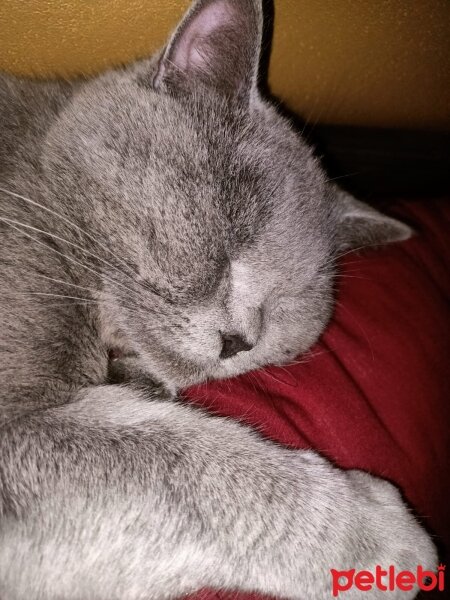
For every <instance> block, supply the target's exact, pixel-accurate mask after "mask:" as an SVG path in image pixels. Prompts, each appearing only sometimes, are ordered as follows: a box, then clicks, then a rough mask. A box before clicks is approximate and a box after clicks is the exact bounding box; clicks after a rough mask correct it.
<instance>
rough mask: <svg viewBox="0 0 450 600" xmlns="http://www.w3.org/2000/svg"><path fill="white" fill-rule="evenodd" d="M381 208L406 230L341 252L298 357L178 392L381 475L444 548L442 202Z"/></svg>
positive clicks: (446, 340)
mask: <svg viewBox="0 0 450 600" xmlns="http://www.w3.org/2000/svg"><path fill="white" fill-rule="evenodd" d="M389 212H390V213H391V214H392V216H395V217H397V218H399V219H402V220H404V221H405V222H408V223H409V224H410V225H412V226H413V227H414V228H415V230H416V231H417V235H416V236H414V237H413V238H412V239H410V240H408V241H406V242H402V243H400V244H393V245H391V246H387V247H384V248H379V249H377V250H366V251H365V252H364V253H363V254H357V253H351V254H348V255H346V256H344V257H343V259H342V261H341V272H340V275H339V277H338V280H337V298H336V310H335V314H334V317H333V319H332V321H331V323H330V325H329V327H328V328H327V330H326V331H325V333H324V335H323V336H322V338H321V339H320V341H319V342H318V343H317V344H316V346H315V347H314V348H312V350H311V351H310V352H309V353H308V354H307V355H306V356H303V357H299V359H298V360H297V361H296V362H295V363H293V364H291V365H289V366H286V367H282V368H281V367H268V368H266V369H264V370H261V371H258V372H254V373H248V374H246V375H243V376H241V377H238V378H235V379H233V380H228V381H218V382H210V383H208V384H207V385H201V386H196V387H194V388H192V389H190V390H187V391H186V393H185V397H186V400H187V401H190V402H193V403H195V404H196V405H198V406H201V407H203V408H205V409H207V410H209V411H211V412H212V413H215V414H220V415H227V416H230V417H233V418H236V419H239V420H240V421H242V422H245V423H248V425H250V426H252V427H254V428H256V429H258V430H259V431H260V432H261V433H262V435H264V436H266V437H267V438H270V439H272V440H276V441H278V442H281V443H283V444H285V445H287V446H290V447H294V448H314V449H316V450H318V451H319V452H321V453H322V454H323V455H324V456H326V457H328V458H329V459H331V460H332V461H334V462H335V463H337V464H338V465H340V466H341V467H343V468H346V469H347V468H359V469H364V470H365V471H369V472H371V473H373V474H375V475H379V476H381V477H384V478H387V479H389V480H391V481H392V482H394V483H396V484H397V485H398V486H399V487H400V489H401V490H402V491H403V493H404V495H405V497H406V499H407V500H408V502H409V503H410V504H411V506H412V507H413V508H414V510H415V511H416V514H417V515H419V516H420V517H421V518H422V519H423V522H424V523H425V525H427V526H428V527H429V528H430V530H431V531H432V532H434V533H435V534H436V536H437V537H436V541H437V542H438V544H439V543H441V544H442V543H443V544H444V545H447V546H448V545H450V510H449V506H450V485H449V482H450V468H449V465H450V393H449V387H450V378H449V372H450V369H449V366H450V365H449V357H450V319H449V299H450V277H449V273H450V244H449V235H450V202H448V201H446V200H444V199H442V200H426V201H408V202H407V201H398V202H396V203H395V204H393V205H391V206H390V209H389ZM444 561H445V557H444ZM331 567H332V565H330V568H331ZM330 593H331V592H330ZM430 597H431V596H430ZM192 598H195V600H217V599H219V598H220V599H222V600H225V599H226V598H227V599H231V598H233V600H243V599H244V598H247V599H248V598H253V599H256V598H257V596H255V595H253V596H248V595H245V594H237V593H236V592H228V593H226V592H219V593H217V592H209V591H203V592H199V593H198V594H196V595H195V596H192Z"/></svg>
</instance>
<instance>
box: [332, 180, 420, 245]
mask: <svg viewBox="0 0 450 600" xmlns="http://www.w3.org/2000/svg"><path fill="white" fill-rule="evenodd" d="M333 193H334V195H335V201H336V202H337V206H336V208H337V210H338V215H339V217H338V218H339V222H338V228H337V232H336V235H337V243H338V247H339V249H341V250H345V249H356V248H364V247H366V246H378V245H382V244H389V243H391V242H400V241H402V240H407V239H408V238H410V237H411V236H412V235H413V233H414V232H413V230H412V229H411V228H410V227H408V225H405V224H404V223H402V222H401V221H397V220H396V219H393V218H391V217H388V216H386V215H383V214H382V213H380V212H378V211H377V210H375V209H374V208H372V207H371V206H368V205H367V204H364V202H360V201H359V200H356V198H354V197H353V196H351V195H350V194H348V193H347V192H344V191H343V190H341V189H340V188H338V187H336V186H334V189H333Z"/></svg>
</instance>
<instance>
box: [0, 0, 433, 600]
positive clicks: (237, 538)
mask: <svg viewBox="0 0 450 600" xmlns="http://www.w3.org/2000/svg"><path fill="white" fill-rule="evenodd" d="M261 37H262V8H261V2H260V1H258V0H209V1H207V0H206V1H205V0H200V2H197V3H196V4H195V5H194V6H193V8H192V9H191V10H190V12H189V13H188V14H187V16H186V17H185V19H184V20H183V21H182V23H181V24H180V26H179V27H178V29H177V31H176V32H175V34H174V35H173V36H172V38H171V40H170V41H169V43H168V45H167V47H166V48H165V50H164V51H163V52H162V53H160V54H159V55H158V56H155V57H153V58H151V59H149V60H144V61H141V62H139V63H137V64H135V65H133V66H132V67H129V68H124V69H118V70H114V71H110V72H108V73H106V74H105V75H102V76H101V77H98V78H94V79H92V80H87V81H85V80H79V81H76V82H73V83H63V82H47V83H40V84H38V83H33V82H31V81H24V80H15V79H12V78H7V77H4V78H2V79H1V80H0V81H1V84H0V86H1V87H0V111H1V130H0V172H1V184H0V185H1V188H2V190H1V192H0V228H1V240H2V254H1V265H0V266H1V292H0V302H1V343H0V351H1V373H2V388H1V397H0V406H1V413H0V415H1V417H0V418H1V435H0V452H1V464H0V515H1V517H0V598H1V599H2V600H116V599H117V600H138V599H139V600H141V599H142V600H144V599H146V600H153V599H155V600H156V599H158V600H162V599H168V598H175V597H178V596H180V595H182V594H185V593H188V592H191V591H193V590H196V589H198V588H200V587H202V586H212V587H217V588H226V589H239V590H257V591H259V592H263V593H269V594H272V595H278V596H281V597H286V598H291V599H303V600H304V599H306V598H307V599H308V600H315V599H317V600H322V599H324V598H328V597H329V596H330V594H331V579H330V568H335V569H346V568H348V569H350V568H355V569H363V568H367V569H373V568H374V567H375V565H377V564H378V565H381V566H383V567H384V566H389V565H395V566H396V567H398V568H401V569H413V568H415V567H416V565H418V564H421V565H423V566H424V567H427V568H431V569H432V568H433V567H434V566H435V561H436V554H435V549H434V546H433V544H432V543H431V541H430V539H429V537H428V535H427V534H426V533H425V532H424V531H423V530H422V528H421V527H420V526H419V525H418V523H417V522H416V521H415V519H414V518H413V516H412V515H411V514H410V512H409V511H408V509H407V507H406V506H405V504H404V503H403V501H402V500H401V497H400V494H399V493H398V492H397V491H396V489H394V487H393V486H391V485H390V484H389V483H386V482H384V481H381V480H379V479H376V478H374V477H371V476H369V475H367V474H365V473H361V472H356V471H350V472H344V471H341V470H339V469H336V468H335V467H333V466H332V465H331V464H329V463H328V462H327V461H326V460H324V459H323V458H321V457H320V456H318V455H317V454H315V453H314V452H312V451H293V450H288V449H285V448H282V447H280V446H278V445H276V444H273V443H270V442H268V441H266V440H263V439H262V438H260V437H259V436H258V435H257V434H256V433H255V432H252V431H250V430H249V429H247V428H246V427H244V426H242V425H240V424H238V423H235V422H232V421H230V420H227V419H222V418H217V417H213V416H208V415H207V414H205V413H204V412H202V411H199V410H196V409H194V408H192V407H189V406H185V405H183V404H182V403H181V402H179V401H178V400H177V399H176V392H177V390H178V389H180V388H181V387H183V386H187V385H190V384H193V383H196V382H199V381H204V380H208V379H213V378H223V377H230V376H233V375H236V374H238V373H243V372H245V371H248V370H250V369H256V368H258V367H259V366H261V365H266V364H267V363H279V364H282V363H284V362H286V361H291V360H292V358H293V357H295V356H296V355H298V354H299V353H300V352H304V351H305V350H307V349H308V348H310V346H311V345H312V344H313V343H314V342H315V340H317V338H318V336H319V335H320V333H321V332H322V331H323V329H324V327H325V325H326V323H327V321H328V319H329V317H330V313H331V311H332V304H333V301H332V287H333V276H334V270H335V260H336V257H337V255H338V254H339V253H341V252H342V250H343V249H351V248H355V247H360V246H365V245H368V244H370V245H372V244H380V243H385V242H391V241H396V240H402V239H405V238H407V237H408V236H409V235H410V230H409V229H408V227H407V226H405V225H403V224H401V223H399V222H397V221H395V220H393V219H390V218H388V217H385V216H382V215H381V214H379V213H378V212H376V211H374V210H372V209H370V208H369V207H367V206H365V205H364V204H362V203H360V202H358V201H356V200H354V199H353V198H351V197H349V196H348V195H346V194H344V193H343V192H341V191H338V190H337V189H336V188H333V187H331V186H330V184H329V183H327V180H326V176H325V174H324V172H323V171H322V170H321V168H320V166H319V164H318V161H317V160H316V158H314V156H313V154H312V152H311V150H310V148H309V147H308V145H307V144H306V143H305V142H304V141H303V140H302V139H301V138H300V137H299V135H298V134H297V133H296V132H295V131H294V129H293V128H292V127H291V125H290V123H289V122H288V121H287V120H286V119H285V118H284V117H282V116H280V115H279V114H278V112H277V111H276V110H275V108H274V107H273V106H272V105H271V104H270V103H269V102H268V101H266V100H265V99H263V98H262V97H261V95H260V93H259V92H258V86H257V79H258V63H259V59H260V52H261ZM415 593H416V590H413V591H411V592H402V593H400V592H392V593H391V594H390V595H389V593H388V594H387V595H388V596H389V597H395V598H397V597H401V598H412V597H413V596H414V595H415ZM362 596H365V594H364V593H363V592H358V590H356V589H355V588H354V589H353V590H350V591H348V592H347V593H346V597H347V598H349V599H355V598H360V597H362ZM368 597H370V598H385V597H386V592H377V591H373V592H372V593H371V595H370V596H368Z"/></svg>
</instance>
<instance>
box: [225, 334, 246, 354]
mask: <svg viewBox="0 0 450 600" xmlns="http://www.w3.org/2000/svg"><path fill="white" fill-rule="evenodd" d="M252 348H253V346H252V344H249V343H248V342H247V341H246V340H244V338H243V337H241V336H240V335H237V334H235V333H227V334H226V333H222V352H221V353H220V358H231V357H232V356H236V354H238V353H239V352H248V350H251V349H252Z"/></svg>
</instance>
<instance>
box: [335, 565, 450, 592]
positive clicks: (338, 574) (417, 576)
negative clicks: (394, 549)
mask: <svg viewBox="0 0 450 600" xmlns="http://www.w3.org/2000/svg"><path fill="white" fill-rule="evenodd" d="M330 572H331V578H332V593H333V596H334V597H336V596H339V595H340V594H341V593H342V594H343V596H344V595H345V592H347V591H348V590H350V589H352V588H356V589H358V590H360V591H361V592H370V590H373V589H374V588H375V589H379V590H381V591H383V592H387V591H389V592H392V591H394V590H401V591H404V592H409V591H411V590H412V589H414V587H415V586H417V587H418V588H419V589H420V590H422V591H424V592H431V591H432V590H439V591H440V592H443V591H444V588H445V565H439V567H438V569H437V573H434V572H433V571H425V569H423V568H422V567H421V566H420V565H419V566H418V567H417V569H416V571H415V572H413V571H396V569H395V567H393V566H390V567H387V568H382V567H381V566H380V565H377V566H376V567H375V571H356V569H350V570H348V571H337V570H336V569H331V571H330Z"/></svg>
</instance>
